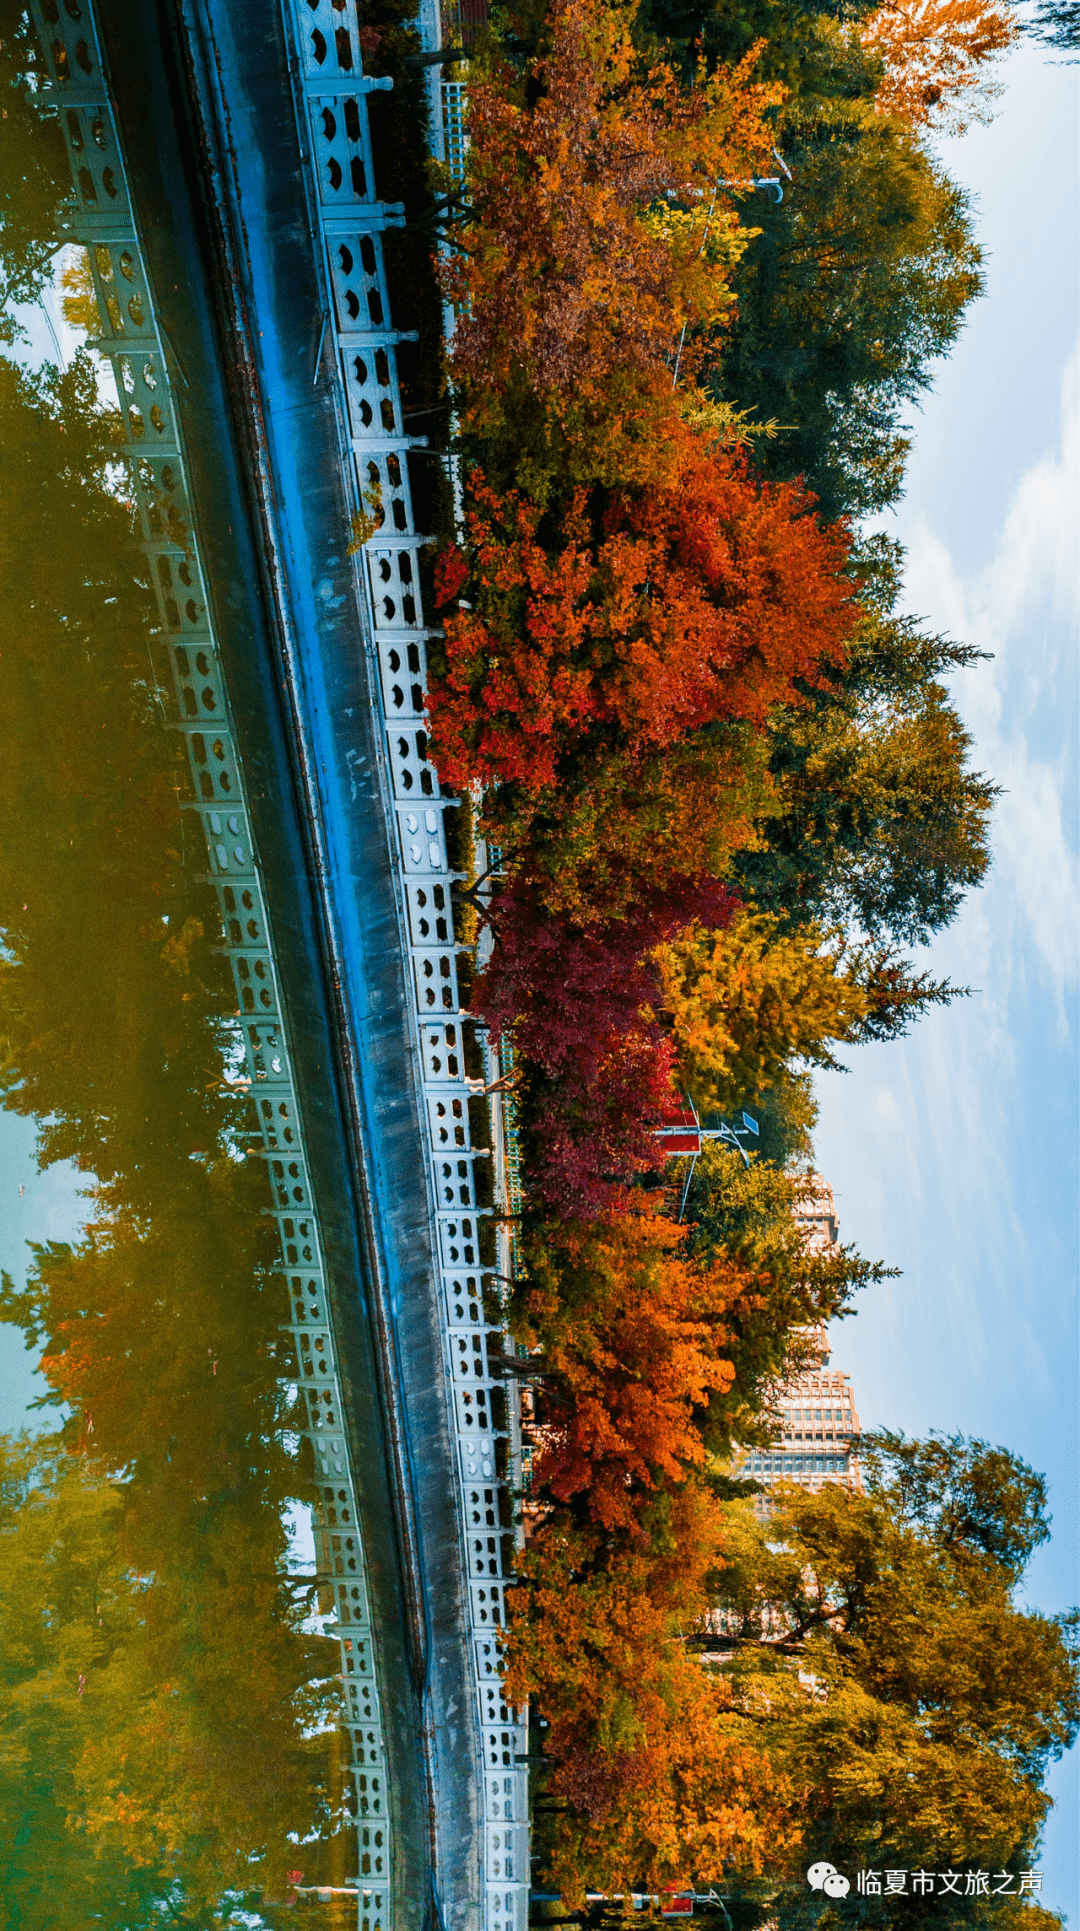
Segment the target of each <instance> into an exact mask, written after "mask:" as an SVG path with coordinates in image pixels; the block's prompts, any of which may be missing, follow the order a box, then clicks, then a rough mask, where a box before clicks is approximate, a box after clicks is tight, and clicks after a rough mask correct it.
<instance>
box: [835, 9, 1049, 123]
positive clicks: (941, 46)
mask: <svg viewBox="0 0 1080 1931" xmlns="http://www.w3.org/2000/svg"><path fill="white" fill-rule="evenodd" d="M1021 31H1022V29H1021V24H1020V19H1019V15H1018V14H1017V13H1016V11H1015V9H1014V8H1013V7H1011V6H1010V5H1009V4H1008V0H887V3H886V5H885V6H883V7H879V8H878V10H877V12H876V13H873V14H871V15H870V17H869V19H868V20H867V21H866V22H865V23H864V25H863V28H862V35H861V38H862V42H863V45H864V47H866V49H867V50H868V51H869V52H870V53H872V54H877V55H878V56H879V57H880V58H881V59H882V60H883V61H884V63H885V72H884V76H883V78H882V81H881V84H880V86H879V88H878V90H877V94H876V96H875V103H874V104H875V106H876V108H877V110H878V112H879V113H881V114H889V115H892V116H893V117H894V118H895V119H897V120H901V121H906V122H907V123H908V125H909V126H911V127H923V126H927V125H930V126H937V127H940V128H943V129H946V130H947V131H949V132H951V133H957V134H959V133H962V132H963V130H964V128H965V127H967V126H968V125H969V124H970V123H971V122H972V121H987V120H989V118H990V103H991V102H992V101H993V100H994V99H995V98H996V96H997V95H999V94H1000V93H1001V83H1000V81H999V80H998V79H997V76H996V73H995V63H996V62H997V61H998V60H999V59H1000V57H1001V56H1002V54H1004V53H1006V52H1007V51H1008V49H1009V48H1010V47H1011V46H1013V45H1014V44H1015V42H1016V41H1017V40H1018V39H1019V38H1020V34H1021Z"/></svg>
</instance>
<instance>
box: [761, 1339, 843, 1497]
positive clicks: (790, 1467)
mask: <svg viewBox="0 0 1080 1931" xmlns="http://www.w3.org/2000/svg"><path fill="white" fill-rule="evenodd" d="M828 1358H829V1357H828V1356H827V1355H826V1356H825V1359H824V1361H823V1362H822V1365H821V1367H820V1368H818V1369H815V1370H813V1371H808V1372H807V1373H805V1374H801V1375H799V1376H798V1377H797V1379H796V1380H794V1381H792V1382H790V1383H789V1385H788V1386H787V1387H786V1388H785V1389H784V1390H783V1392H782V1394H781V1395H780V1397H779V1399H778V1401H777V1408H778V1410H779V1414H780V1430H779V1433H778V1435H777V1436H776V1438H775V1439H774V1441H773V1442H772V1444H771V1446H770V1447H769V1448H767V1449H753V1450H751V1452H750V1453H749V1454H747V1455H745V1456H744V1457H743V1460H742V1463H741V1465H740V1469H739V1473H740V1474H741V1475H744V1476H746V1475H748V1476H751V1477H752V1478H753V1480H754V1481H755V1482H761V1483H762V1484H763V1485H764V1486H766V1487H771V1486H772V1484H773V1483H774V1482H798V1483H799V1484H800V1486H801V1487H803V1488H812V1489H816V1488H820V1487H821V1485H822V1483H823V1482H841V1483H842V1484H843V1485H844V1486H845V1487H846V1488H861V1487H862V1477H861V1475H860V1473H859V1462H858V1443H859V1433H860V1426H859V1416H858V1411H857V1409H856V1407H855V1396H854V1393H853V1391H852V1387H851V1379H850V1376H848V1375H845V1374H840V1373H838V1372H836V1371H830V1370H829V1368H828V1367H827V1366H826V1363H827V1362H828Z"/></svg>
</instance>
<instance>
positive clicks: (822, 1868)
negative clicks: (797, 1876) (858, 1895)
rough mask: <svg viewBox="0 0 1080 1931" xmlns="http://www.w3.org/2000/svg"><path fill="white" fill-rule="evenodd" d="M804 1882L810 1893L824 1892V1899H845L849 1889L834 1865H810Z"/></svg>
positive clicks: (844, 1878)
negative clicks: (807, 1885)
mask: <svg viewBox="0 0 1080 1931" xmlns="http://www.w3.org/2000/svg"><path fill="white" fill-rule="evenodd" d="M806 1881H807V1883H808V1884H809V1886H810V1889H811V1890H812V1891H824V1893H825V1896H826V1897H846V1896H847V1894H848V1892H849V1891H850V1889H851V1885H850V1884H849V1883H848V1881H847V1878H846V1877H844V1876H843V1875H842V1874H841V1872H840V1871H838V1870H837V1868H836V1865H835V1864H823V1863H819V1864H811V1866H810V1869H809V1870H808V1871H807V1873H806Z"/></svg>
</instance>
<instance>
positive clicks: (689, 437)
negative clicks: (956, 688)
mask: <svg viewBox="0 0 1080 1931" xmlns="http://www.w3.org/2000/svg"><path fill="white" fill-rule="evenodd" d="M683 454H684V462H683V465H682V475H681V480H680V482H679V485H678V487H677V488H670V489H656V490H653V491H650V492H645V493H641V494H638V495H630V494H627V493H622V492H620V493H617V494H615V495H614V496H612V497H611V498H610V500H609V501H608V503H607V506H606V509H605V510H604V511H603V513H602V515H600V516H596V515H595V514H594V513H592V510H591V506H590V505H589V504H588V503H587V501H586V498H585V496H584V493H583V492H578V493H576V494H575V496H574V498H573V500H572V502H571V504H570V505H569V507H568V509H567V511H566V513H565V515H564V517H563V519H562V522H561V527H560V530H559V534H558V541H557V543H556V544H555V545H553V546H551V545H548V546H545V545H543V544H542V543H541V541H540V537H539V534H538V521H539V519H538V515H537V512H536V510H535V509H534V508H533V507H532V506H531V505H530V504H529V503H527V502H526V501H525V500H524V499H523V498H522V497H521V496H520V495H518V494H516V493H513V492H511V493H509V494H507V495H505V496H502V497H500V496H498V495H496V493H495V492H494V491H493V490H492V489H490V488H489V487H488V485H487V484H486V483H485V482H484V480H483V478H482V477H481V476H480V475H479V474H478V473H475V472H474V474H473V476H472V478H471V491H472V508H471V510H470V512H469V515H468V518H467V529H468V538H469V546H470V547H469V552H468V559H467V560H468V564H469V570H470V577H469V582H470V589H471V593H472V594H471V599H470V602H471V606H472V607H469V608H465V609H462V608H457V609H451V608H449V606H450V605H451V604H452V603H453V601H454V598H455V596H456V592H457V590H459V589H460V588H461V587H462V585H463V584H464V582H465V578H464V577H463V575H462V559H460V558H457V557H451V558H448V559H447V561H446V564H445V566H444V571H443V575H442V586H443V588H442V595H443V597H444V600H445V604H446V606H447V616H446V619H445V632H446V639H445V669H444V672H443V674H442V676H441V677H440V679H439V682H438V683H437V685H436V687H435V689H434V691H433V692H432V694H431V695H430V697H429V699H428V716H429V721H430V735H431V749H432V756H433V757H434V760H435V762H436V765H437V766H438V769H439V773H440V776H441V777H442V778H443V779H444V780H445V781H446V782H447V783H448V784H451V785H462V784H470V783H477V782H479V783H483V784H499V783H502V784H505V783H510V784H514V785H517V786H520V787H522V788H523V789H524V790H525V791H527V792H532V793H539V792H541V791H543V790H544V788H545V787H550V786H552V785H554V784H556V782H558V781H559V780H560V778H564V777H565V776H566V766H567V761H568V760H570V761H572V760H573V759H574V758H575V757H582V756H586V757H593V756H595V754H596V752H598V751H604V750H607V749H612V748H614V749H620V748H623V747H626V748H629V749H630V750H640V751H643V752H647V751H648V750H650V749H655V748H662V747H665V746H668V745H672V744H674V743H677V742H678V741H679V740H681V739H683V738H685V737H686V736H688V735H689V734H690V733H692V732H694V731H696V730H698V729H700V728H701V727H702V726H704V725H707V724H710V723H713V722H716V721H718V720H731V719H744V720H747V721H749V722H751V723H752V724H754V725H760V724H762V723H763V722H764V721H765V718H766V717H767V715H768V713H769V711H770V709H771V708H772V707H773V706H775V705H776V704H779V703H782V702H790V703H798V701H799V683H800V681H801V682H804V683H814V682H817V681H818V680H820V679H821V678H822V676H825V675H827V673H828V669H829V668H830V667H831V666H835V665H836V664H839V663H841V662H842V661H843V658H844V653H845V646H846V639H847V636H848V634H849V631H850V629H851V627H852V624H853V621H854V615H855V607H854V604H853V600H852V586H851V584H850V582H849V581H848V579H847V577H846V576H845V574H844V565H845V562H846V558H847V553H848V538H847V534H846V532H845V531H843V530H841V529H838V528H823V527H822V526H821V525H820V524H819V523H818V522H817V520H816V519H815V517H814V516H813V515H812V514H811V508H812V505H811V502H810V500H809V499H808V498H807V497H806V496H805V495H804V493H803V492H802V491H801V490H800V489H799V488H798V486H796V485H794V484H787V483H783V484H771V483H764V482H761V481H759V480H758V479H756V478H755V477H754V476H753V475H752V474H751V472H750V471H749V469H748V467H747V466H746V464H745V462H744V461H743V460H742V459H741V458H740V457H738V456H737V455H735V454H733V453H732V452H730V451H724V450H722V449H720V448H718V447H716V446H715V445H710V443H709V442H708V440H707V439H706V438H703V437H700V436H696V435H693V434H692V433H691V432H689V431H686V432H685V435H684V439H683Z"/></svg>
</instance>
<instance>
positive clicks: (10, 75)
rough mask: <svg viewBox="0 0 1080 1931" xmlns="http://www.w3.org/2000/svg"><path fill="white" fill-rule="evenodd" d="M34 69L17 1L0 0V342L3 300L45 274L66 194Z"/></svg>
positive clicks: (31, 289)
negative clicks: (38, 98)
mask: <svg viewBox="0 0 1080 1931" xmlns="http://www.w3.org/2000/svg"><path fill="white" fill-rule="evenodd" d="M40 73H41V66H40V55H39V54H38V51H37V48H36V46H35V44H34V39H33V35H32V33H31V31H30V28H29V23H28V20H27V16H26V12H25V9H24V7H23V5H22V3H21V0H0V101H2V103H3V113H2V114H0V342H13V341H14V340H15V339H16V337H17V335H18V334H19V327H18V323H17V322H16V321H15V319H14V318H13V316H12V315H11V313H10V305H11V304H15V303H20V302H32V301H35V300H36V299H37V297H38V296H39V295H40V293H41V290H42V288H43V287H44V285H45V283H46V281H47V280H48V278H49V274H50V270H51V264H52V257H53V255H54V254H55V252H56V245H57V233H56V229H57V217H58V214H59V211H60V209H61V206H62V204H63V203H64V202H65V201H68V200H70V198H71V172H70V169H69V168H68V164H67V156H66V155H65V153H64V143H63V140H62V138H61V134H60V128H59V125H58V123H57V121H56V119H55V118H50V117H49V116H48V115H43V114H41V113H40V112H39V111H38V107H37V104H36V101H35V98H34V80H35V76H40ZM5 311H8V312H5Z"/></svg>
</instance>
